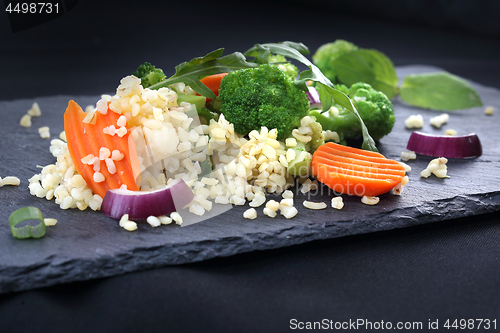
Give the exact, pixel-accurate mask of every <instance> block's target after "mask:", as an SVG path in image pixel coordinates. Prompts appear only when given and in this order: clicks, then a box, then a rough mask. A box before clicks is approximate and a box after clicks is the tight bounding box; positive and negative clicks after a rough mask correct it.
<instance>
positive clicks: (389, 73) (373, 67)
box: [332, 49, 398, 99]
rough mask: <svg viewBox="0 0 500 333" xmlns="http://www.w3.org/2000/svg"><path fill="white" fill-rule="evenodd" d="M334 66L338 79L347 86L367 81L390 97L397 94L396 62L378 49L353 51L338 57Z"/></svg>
mask: <svg viewBox="0 0 500 333" xmlns="http://www.w3.org/2000/svg"><path fill="white" fill-rule="evenodd" d="M332 67H333V70H334V71H335V73H336V74H337V77H338V80H339V81H340V82H342V83H343V84H345V85H347V86H352V85H353V84H355V83H358V82H365V83H368V84H369V85H370V86H372V87H373V88H375V89H376V90H379V91H381V92H383V93H384V94H386V95H387V97H389V99H392V98H393V97H394V96H395V95H396V86H397V84H398V77H397V75H396V70H395V68H394V64H393V63H392V61H391V60H390V59H389V58H388V57H387V56H385V55H384V54H383V53H381V52H379V51H377V50H367V49H359V50H355V51H351V52H349V53H346V54H344V55H342V56H340V57H339V58H337V59H336V60H335V61H334V63H333V66H332ZM353 68H355V69H356V70H353Z"/></svg>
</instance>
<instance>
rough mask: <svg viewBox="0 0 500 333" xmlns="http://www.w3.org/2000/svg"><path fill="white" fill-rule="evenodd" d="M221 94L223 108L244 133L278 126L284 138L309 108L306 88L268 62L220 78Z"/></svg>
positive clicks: (222, 111) (279, 138)
mask: <svg viewBox="0 0 500 333" xmlns="http://www.w3.org/2000/svg"><path fill="white" fill-rule="evenodd" d="M219 97H220V100H221V107H220V112H221V113H222V114H224V117H225V118H226V119H227V120H228V121H229V122H231V123H232V124H234V130H235V131H236V132H237V133H239V134H241V135H247V134H248V133H250V131H252V130H260V128H261V127H262V126H266V127H267V128H268V129H273V128H276V129H277V131H278V140H281V139H284V138H286V137H288V136H289V135H290V134H291V133H292V130H293V129H294V128H296V127H297V126H299V124H300V119H301V118H302V117H304V116H306V115H307V114H308V112H309V100H308V98H307V96H306V94H305V92H304V91H302V90H301V89H299V88H298V87H297V86H295V85H294V83H293V81H292V80H290V79H289V78H288V77H287V76H286V75H285V74H284V73H283V72H282V71H281V70H280V69H278V67H276V66H273V65H269V64H263V65H260V66H259V67H256V68H248V69H240V70H237V71H233V72H231V73H229V74H228V75H226V76H225V77H224V78H223V79H222V81H221V87H220V90H219Z"/></svg>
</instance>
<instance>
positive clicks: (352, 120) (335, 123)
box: [309, 82, 396, 141]
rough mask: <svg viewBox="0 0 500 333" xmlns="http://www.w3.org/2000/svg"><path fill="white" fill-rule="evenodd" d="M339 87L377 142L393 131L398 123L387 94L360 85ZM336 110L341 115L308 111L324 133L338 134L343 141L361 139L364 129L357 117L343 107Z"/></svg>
mask: <svg viewBox="0 0 500 333" xmlns="http://www.w3.org/2000/svg"><path fill="white" fill-rule="evenodd" d="M336 87H337V89H338V90H340V91H344V92H346V93H347V94H348V96H349V97H350V98H351V99H352V101H353V103H354V104H355V106H356V109H357V110H358V113H359V115H360V116H361V118H362V119H363V122H364V124H365V125H366V127H367V128H368V132H369V133H370V136H371V137H372V138H373V139H374V140H376V141H378V140H380V139H381V138H382V137H384V136H385V135H387V134H389V133H390V132H391V131H392V128H393V126H394V122H395V120H396V118H395V116H394V108H393V105H392V103H391V101H390V100H389V99H388V98H387V96H386V95H385V94H384V93H382V92H380V91H378V90H375V89H373V88H372V87H371V86H370V85H369V84H367V83H361V82H360V83H355V84H353V85H352V86H351V87H350V88H347V87H346V86H344V85H338V86H336ZM335 107H336V109H337V110H338V114H337V113H336V112H332V109H330V110H328V111H326V112H320V111H318V110H312V111H310V112H309V116H311V117H315V118H316V120H317V121H318V122H319V123H320V124H321V126H322V128H323V130H325V131H326V130H330V131H334V132H337V133H338V134H339V137H340V138H341V140H342V139H358V138H360V137H361V136H362V132H361V126H360V122H359V119H358V118H357V117H356V115H355V114H353V113H352V112H350V111H349V110H347V109H345V108H343V107H342V106H340V105H335Z"/></svg>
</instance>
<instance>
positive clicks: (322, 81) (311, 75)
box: [244, 42, 378, 151]
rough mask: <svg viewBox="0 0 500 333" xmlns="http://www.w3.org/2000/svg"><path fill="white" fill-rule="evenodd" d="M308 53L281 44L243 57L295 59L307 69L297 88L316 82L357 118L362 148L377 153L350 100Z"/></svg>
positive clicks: (258, 47)
mask: <svg viewBox="0 0 500 333" xmlns="http://www.w3.org/2000/svg"><path fill="white" fill-rule="evenodd" d="M308 53H309V50H308V48H307V47H306V46H305V45H304V44H302V43H294V42H283V43H267V44H256V45H255V46H254V47H252V48H251V49H249V50H248V51H246V52H245V53H244V55H245V56H247V57H256V58H257V59H262V60H264V59H267V58H268V56H269V54H281V55H282V56H284V57H285V58H289V59H295V60H297V61H299V62H301V63H302V64H304V65H306V66H307V67H309V69H308V70H305V71H302V72H301V73H300V75H299V79H298V80H297V81H296V84H297V86H299V87H300V88H301V89H302V90H304V91H307V85H306V81H314V82H317V83H318V84H319V85H320V86H321V88H320V89H322V90H323V91H325V92H326V93H327V94H328V95H329V96H331V98H333V99H334V100H335V101H336V102H337V103H338V104H340V105H342V106H343V107H345V108H346V109H347V110H349V111H351V112H353V113H354V114H355V115H356V116H357V117H358V119H359V121H360V124H361V131H362V133H363V144H362V148H363V149H365V150H370V151H378V150H377V147H376V146H375V141H374V140H373V138H372V137H371V136H370V134H369V133H368V129H367V128H366V126H365V124H364V123H363V120H362V119H361V117H360V115H359V113H358V111H357V110H356V107H355V106H354V104H353V103H352V101H351V99H350V98H349V97H348V96H347V95H346V94H344V93H343V92H341V91H339V90H337V89H335V87H334V85H333V83H332V82H331V81H330V80H329V79H328V78H327V77H326V76H325V75H324V74H323V73H322V72H321V70H320V69H319V68H318V67H316V66H315V65H314V64H313V63H312V62H311V61H310V60H309V59H307V58H306V57H305V56H304V54H308ZM330 101H331V99H330ZM330 105H331V102H330ZM324 109H327V108H325V106H324Z"/></svg>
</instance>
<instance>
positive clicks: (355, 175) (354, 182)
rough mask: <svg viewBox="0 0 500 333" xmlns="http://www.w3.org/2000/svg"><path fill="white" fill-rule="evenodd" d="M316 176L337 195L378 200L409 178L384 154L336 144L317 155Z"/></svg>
mask: <svg viewBox="0 0 500 333" xmlns="http://www.w3.org/2000/svg"><path fill="white" fill-rule="evenodd" d="M311 170H312V173H313V175H314V176H316V178H317V179H318V180H319V181H320V182H322V183H323V184H325V185H327V186H328V187H330V188H331V189H333V190H334V191H335V192H338V193H345V194H349V195H356V196H359V197H363V196H365V195H366V196H378V195H381V194H384V193H387V192H389V191H390V190H392V189H393V188H394V187H395V186H396V185H397V184H399V183H400V182H401V180H402V179H403V177H404V176H405V174H406V173H405V170H404V167H403V166H402V165H401V164H399V163H398V162H397V161H395V160H391V159H387V158H385V157H384V156H383V155H382V154H380V153H376V152H371V151H367V150H363V149H358V148H353V147H347V146H343V145H339V144H336V143H333V142H328V143H326V144H325V145H323V146H320V147H319V148H318V149H317V150H316V151H315V152H314V154H313V157H312V161H311Z"/></svg>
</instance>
